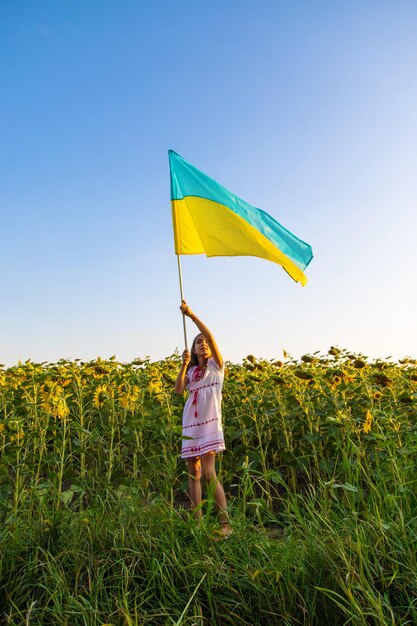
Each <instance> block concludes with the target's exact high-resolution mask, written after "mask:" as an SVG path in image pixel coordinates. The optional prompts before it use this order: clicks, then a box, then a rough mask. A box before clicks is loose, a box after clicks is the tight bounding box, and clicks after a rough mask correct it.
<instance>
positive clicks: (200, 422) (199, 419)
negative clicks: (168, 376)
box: [181, 358, 226, 459]
mask: <svg viewBox="0 0 417 626" xmlns="http://www.w3.org/2000/svg"><path fill="white" fill-rule="evenodd" d="M187 377H188V385H187V390H188V392H189V395H188V398H187V401H186V403H185V406H184V413H183V417H182V436H183V437H187V439H183V440H182V447H181V458H182V459H187V458H189V457H192V456H200V455H201V454H205V453H206V452H210V451H212V450H214V451H215V452H219V451H221V450H225V448H226V446H225V445H224V435H223V426H222V413H221V401H222V387H223V380H224V365H223V367H222V368H220V367H219V366H218V365H217V363H216V361H215V360H214V359H213V358H210V359H208V361H207V366H206V368H205V369H204V370H201V369H200V367H198V366H192V367H190V369H189V370H188V372H187Z"/></svg>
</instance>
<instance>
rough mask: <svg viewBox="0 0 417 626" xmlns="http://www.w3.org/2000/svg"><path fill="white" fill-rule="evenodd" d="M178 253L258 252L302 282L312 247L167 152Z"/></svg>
mask: <svg viewBox="0 0 417 626" xmlns="http://www.w3.org/2000/svg"><path fill="white" fill-rule="evenodd" d="M169 164H170V171H171V203H172V221H173V226H174V243H175V252H176V254H206V255H207V256H209V257H210V256H257V257H260V258H261V259H266V260H267V261H273V262H274V263H278V265H281V266H282V267H283V268H284V269H285V271H286V272H288V274H289V275H290V276H291V278H293V279H294V280H295V281H297V282H300V283H301V284H302V285H305V284H306V282H307V278H306V277H305V276H304V274H303V270H305V268H306V267H307V265H308V264H309V263H310V261H311V259H312V258H313V252H312V249H311V246H309V245H308V244H307V243H305V242H304V241H301V239H298V237H296V236H295V235H293V234H292V233H290V232H289V231H288V230H287V229H286V228H284V227H283V226H281V224H279V223H278V222H277V221H276V220H275V219H274V218H273V217H271V216H270V215H268V213H265V212H264V211H261V209H257V208H255V207H253V206H251V205H250V204H248V203H247V202H245V201H244V200H241V199H240V198H238V197H237V196H235V195H234V194H233V193H230V191H228V190H227V189H225V188H224V187H223V186H222V185H220V184H219V183H217V182H216V181H215V180H213V179H212V178H209V177H208V176H206V174H203V172H200V170H198V169H197V168H196V167H194V166H193V165H191V163H188V162H187V161H186V160H185V159H183V158H182V157H181V156H180V155H179V154H177V153H176V152H174V151H173V150H169Z"/></svg>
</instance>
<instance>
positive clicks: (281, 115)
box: [0, 0, 417, 365]
mask: <svg viewBox="0 0 417 626" xmlns="http://www.w3.org/2000/svg"><path fill="white" fill-rule="evenodd" d="M416 32H417V4H416V3H415V2H414V1H411V0H409V1H399V2H398V1H394V0H393V1H391V2H384V1H380V0H378V1H377V0H373V1H366V0H360V1H359V0H352V1H350V2H341V1H331V2H330V1H329V2H325V1H320V0H319V1H317V2H307V1H305V2H303V1H301V2H297V3H295V2H280V1H278V0H268V1H266V0H257V1H256V2H254V1H252V0H250V1H249V0H229V1H227V2H225V1H224V0H222V1H219V0H212V1H211V2H195V1H191V0H176V1H175V2H172V1H171V0H166V1H162V0H160V1H158V0H155V1H154V2H145V1H140V0H136V1H133V0H123V2H117V1H116V0H95V1H94V0H92V1H90V2H81V1H75V0H68V1H64V0H62V1H60V2H57V0H36V1H35V0H31V1H30V0H29V1H27V2H16V1H15V0H3V1H2V2H1V5H0V124H1V133H0V136H1V147H0V209H1V225H2V228H1V246H0V255H1V274H0V280H1V291H2V306H1V320H0V362H3V363H6V364H8V365H10V364H14V363H16V362H17V360H18V359H20V360H26V359H28V358H31V359H33V360H35V361H56V360H58V359H60V358H77V357H80V358H82V359H91V358H94V357H96V356H98V355H100V356H102V357H108V356H111V355H113V354H115V355H116V356H117V358H118V359H120V360H122V361H128V360H131V359H132V358H134V357H136V356H142V357H143V356H147V355H149V356H150V357H151V358H152V359H159V358H163V357H165V356H167V355H170V354H172V352H173V351H174V350H175V349H176V348H178V349H179V350H180V351H182V349H183V338H182V322H181V316H180V313H179V311H178V306H179V289H178V275H177V264H176V257H175V255H174V252H173V240H172V227H171V209H170V200H169V171H168V156H167V151H168V149H169V148H172V149H174V150H175V151H176V152H178V153H180V154H181V155H182V156H184V157H185V158H186V159H187V160H189V161H190V162H191V163H193V164H194V165H195V166H196V167H198V168H199V169H201V170H203V171H204V172H205V173H206V174H208V175H209V176H211V177H212V178H215V179H216V180H218V181H219V182H220V183H222V184H223V185H224V186H225V187H227V188H228V189H229V190H230V191H232V192H233V193H235V194H237V195H238V196H240V197H241V198H243V199H245V200H246V201H247V202H250V203H252V204H254V205H255V206H257V207H260V208H262V209H263V210H264V211H267V212H268V213H270V214H271V215H273V216H274V217H275V218H276V219H277V220H278V221H279V222H280V223H282V224H283V225H284V226H285V227H287V228H288V229H289V230H291V231H292V232H294V233H295V234H296V235H297V236H299V237H300V238H301V239H303V240H305V241H307V242H308V243H310V244H311V245H312V247H313V252H314V255H315V258H314V259H313V261H312V262H311V264H310V266H309V268H308V269H307V271H306V274H307V276H308V278H309V282H308V284H307V286H306V287H304V288H303V287H301V286H300V285H298V284H296V283H294V282H293V281H292V280H291V279H290V278H289V277H288V276H287V274H286V273H285V272H284V271H283V270H282V269H281V268H280V267H279V266H277V265H275V264H273V263H268V262H266V261H263V260H261V259H256V258H250V257H247V258H244V257H240V258H239V257H238V258H215V259H206V258H205V257H200V256H189V257H183V261H182V264H183V278H184V288H185V294H186V296H187V300H188V302H189V304H190V306H192V307H193V309H194V310H195V311H196V312H197V313H198V314H199V315H200V317H201V318H202V319H204V321H206V322H207V324H208V325H209V327H211V329H212V330H213V332H214V334H215V336H216V338H217V341H218V344H219V346H220V348H221V349H222V352H223V354H224V357H225V358H226V359H229V360H232V361H239V360H240V359H241V358H243V357H244V356H246V355H247V354H250V353H251V354H255V355H256V356H259V357H265V358H273V357H277V358H280V357H281V356H282V349H285V350H287V351H288V352H289V353H291V354H292V355H293V356H295V357H299V356H301V355H302V354H304V353H307V352H312V351H315V350H320V351H321V352H326V351H327V350H328V348H329V347H330V346H331V345H338V346H339V347H343V348H347V349H349V350H352V351H355V352H362V353H363V354H366V355H369V356H371V357H383V358H384V357H387V356H391V355H392V356H393V357H395V358H400V357H403V356H407V355H409V356H414V357H416V356H417V325H416V309H417V296H416V279H415V261H414V257H415V248H416V239H417V237H416V235H417V210H416V208H417V176H416V173H417V37H416ZM189 334H190V337H192V336H193V335H194V329H193V328H192V324H190V325H189Z"/></svg>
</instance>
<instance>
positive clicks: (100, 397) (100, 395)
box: [93, 385, 110, 409]
mask: <svg viewBox="0 0 417 626" xmlns="http://www.w3.org/2000/svg"><path fill="white" fill-rule="evenodd" d="M109 397H110V393H109V388H108V386H107V385H97V387H96V390H95V391H94V394H93V406H95V408H96V409H101V408H102V406H103V405H104V403H105V402H106V400H108V399H109Z"/></svg>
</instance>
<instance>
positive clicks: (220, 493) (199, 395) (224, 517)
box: [175, 300, 232, 536]
mask: <svg viewBox="0 0 417 626" xmlns="http://www.w3.org/2000/svg"><path fill="white" fill-rule="evenodd" d="M180 310H181V312H182V313H183V314H184V315H187V316H188V317H189V318H190V319H191V320H192V321H193V322H194V324H195V325H196V326H197V328H198V330H199V331H200V334H198V335H197V337H196V338H195V339H194V341H193V345H192V346H191V355H190V352H189V351H188V350H184V352H183V354H182V365H181V369H180V373H179V374H178V377H177V380H176V382H175V392H176V393H179V394H182V393H183V392H184V390H185V389H187V390H188V392H189V396H188V398H187V401H186V403H185V406H184V413H183V418H182V434H183V436H184V437H187V439H183V441H182V449H181V458H182V459H187V465H188V476H189V489H190V497H191V502H192V504H193V507H198V505H199V504H200V503H201V498H202V491H201V476H203V478H204V480H205V481H206V482H207V483H209V484H210V485H211V486H212V488H213V491H214V499H215V502H216V507H217V510H218V511H219V516H220V532H221V534H222V535H224V536H228V535H230V533H231V532H232V529H231V527H230V525H229V517H228V514H227V504H226V497H225V495H224V490H223V487H222V485H221V484H220V482H219V480H218V478H217V475H216V469H215V455H216V452H219V451H222V450H224V449H225V445H224V436H223V428H222V421H221V398H222V386H223V379H224V361H223V357H222V355H221V354H220V352H219V349H218V347H217V344H216V342H215V340H214V337H213V335H212V334H211V332H210V331H209V329H208V328H207V326H206V325H205V324H204V323H203V322H202V321H201V320H199V319H198V317H197V316H196V315H194V313H193V312H192V311H191V309H190V307H189V306H188V305H187V303H186V302H185V300H182V304H181V306H180ZM195 514H196V516H197V517H198V518H200V517H201V515H202V512H201V507H199V508H198V509H197V511H196V512H195Z"/></svg>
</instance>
